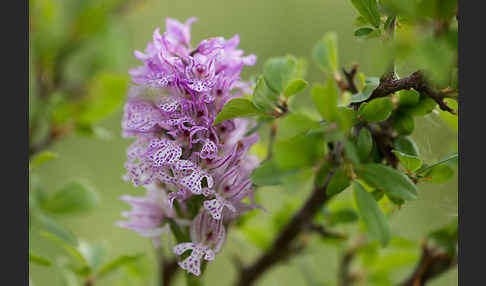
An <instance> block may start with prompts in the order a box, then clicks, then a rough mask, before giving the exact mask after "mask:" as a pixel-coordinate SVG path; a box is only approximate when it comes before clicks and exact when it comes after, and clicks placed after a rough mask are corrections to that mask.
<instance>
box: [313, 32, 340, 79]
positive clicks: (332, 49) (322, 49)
mask: <svg viewBox="0 0 486 286" xmlns="http://www.w3.org/2000/svg"><path fill="white" fill-rule="evenodd" d="M313 57H314V60H315V61H316V62H317V64H318V65H319V67H320V68H321V69H322V70H323V71H326V72H329V73H336V72H338V67H339V61H338V53H337V35H336V33H334V32H329V33H327V34H326V35H324V37H323V38H322V39H321V40H320V41H319V42H317V44H316V46H315V47H314V51H313Z"/></svg>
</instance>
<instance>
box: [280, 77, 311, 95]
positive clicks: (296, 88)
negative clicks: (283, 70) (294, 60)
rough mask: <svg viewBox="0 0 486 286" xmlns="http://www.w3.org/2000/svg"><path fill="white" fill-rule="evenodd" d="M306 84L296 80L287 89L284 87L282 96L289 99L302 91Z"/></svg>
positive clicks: (301, 80)
mask: <svg viewBox="0 0 486 286" xmlns="http://www.w3.org/2000/svg"><path fill="white" fill-rule="evenodd" d="M307 85H308V83H307V82H306V81H305V80H303V79H296V80H294V81H292V82H290V83H289V84H288V85H287V87H285V91H284V95H285V96H286V97H290V96H292V95H294V94H297V93H299V92H301V91H303V90H304V89H305V88H306V87H307Z"/></svg>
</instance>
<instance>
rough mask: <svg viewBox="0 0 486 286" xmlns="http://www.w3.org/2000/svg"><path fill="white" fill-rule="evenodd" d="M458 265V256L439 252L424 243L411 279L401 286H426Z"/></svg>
mask: <svg viewBox="0 0 486 286" xmlns="http://www.w3.org/2000/svg"><path fill="white" fill-rule="evenodd" d="M456 265H457V255H453V256H451V255H449V254H448V253H446V252H442V251H438V250H437V249H434V248H432V247H431V246H429V245H427V243H424V245H423V247H422V256H421V257H420V260H419V262H418V263H417V266H416V267H415V270H414V271H413V273H412V274H411V275H410V277H408V278H407V280H405V282H403V283H401V284H400V285H401V286H424V285H426V283H427V281H429V280H431V279H433V278H435V277H437V276H439V275H441V274H442V273H444V272H446V271H448V270H450V269H451V268H453V267H454V266H456Z"/></svg>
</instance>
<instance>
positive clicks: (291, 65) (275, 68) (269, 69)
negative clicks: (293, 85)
mask: <svg viewBox="0 0 486 286" xmlns="http://www.w3.org/2000/svg"><path fill="white" fill-rule="evenodd" d="M296 65H297V59H295V58H294V57H292V56H286V57H282V58H272V59H269V60H267V61H266V62H265V65H264V67H263V76H264V78H265V82H266V83H267V84H268V86H269V87H270V88H271V89H273V90H274V91H275V92H278V93H280V92H283V91H284V89H285V87H286V86H287V85H288V84H289V83H290V81H291V80H292V79H293V77H294V75H295V71H296Z"/></svg>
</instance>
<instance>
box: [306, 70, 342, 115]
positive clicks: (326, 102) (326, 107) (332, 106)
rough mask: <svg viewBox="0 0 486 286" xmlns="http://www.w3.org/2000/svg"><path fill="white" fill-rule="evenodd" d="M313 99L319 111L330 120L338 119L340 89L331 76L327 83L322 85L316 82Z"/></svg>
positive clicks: (312, 94) (312, 93)
mask: <svg viewBox="0 0 486 286" xmlns="http://www.w3.org/2000/svg"><path fill="white" fill-rule="evenodd" d="M311 96H312V100H313V101H314V105H315V106H316V108H317V110H318V111H319V113H320V114H321V115H322V117H323V118H324V119H326V120H327V121H329V122H336V121H337V119H338V112H339V109H338V106H337V102H338V90H337V87H336V83H335V82H334V80H333V79H332V78H329V80H328V81H327V84H326V85H325V86H322V85H320V84H316V85H314V86H313V87H312V91H311Z"/></svg>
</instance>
